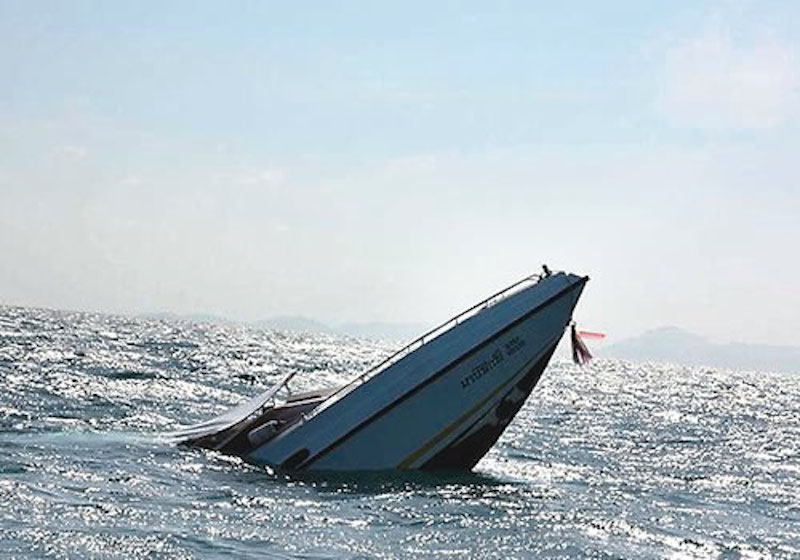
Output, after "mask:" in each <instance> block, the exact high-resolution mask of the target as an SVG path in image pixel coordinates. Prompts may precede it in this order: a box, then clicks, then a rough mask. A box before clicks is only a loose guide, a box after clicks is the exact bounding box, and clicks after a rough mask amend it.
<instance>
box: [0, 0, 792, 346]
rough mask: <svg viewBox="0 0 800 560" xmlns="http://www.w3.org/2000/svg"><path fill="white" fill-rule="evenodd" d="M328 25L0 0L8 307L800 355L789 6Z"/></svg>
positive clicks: (424, 11) (189, 10)
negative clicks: (665, 336) (478, 323)
mask: <svg viewBox="0 0 800 560" xmlns="http://www.w3.org/2000/svg"><path fill="white" fill-rule="evenodd" d="M332 4H334V3H313V2H309V3H300V2H215V3H209V2H197V1H191V2H168V3H164V2H129V3H127V2H81V1H69V2H67V1H64V2H41V1H31V0H22V1H19V2H10V1H8V0H0V45H1V46H2V48H0V83H2V88H0V302H3V303H7V304H21V305H35V306H48V307H59V308H71V309H90V310H104V311H113V312H139V311H156V310H170V311H175V312H181V313H183V312H208V313H215V314H220V315H226V316H229V317H234V318H240V319H259V318H264V317H269V316H272V315H277V314H303V315H309V316H312V317H315V318H318V319H321V320H325V321H329V322H339V321H351V320H391V321H422V322H431V323H433V322H437V321H439V320H443V319H445V318H446V317H447V316H448V315H450V314H452V313H453V312H455V311H457V310H459V309H460V308H463V307H466V306H468V305H470V304H471V303H473V302H474V301H476V300H477V299H480V298H482V297H483V296H485V295H488V293H490V292H492V291H494V290H496V289H499V288H500V287H502V286H503V285H504V284H506V283H509V282H511V281H513V280H516V279H517V278H518V277H521V276H524V275H526V274H528V273H530V272H536V271H538V269H539V266H540V264H541V263H543V262H546V263H548V264H549V265H550V266H551V267H552V268H555V269H568V270H571V271H574V272H577V273H583V274H589V275H590V276H591V277H592V281H591V282H590V284H589V286H588V287H587V290H586V292H585V293H584V298H583V300H582V301H581V304H580V307H579V309H578V312H577V315H576V317H577V318H578V320H579V321H580V322H581V323H582V324H583V325H584V326H586V327H587V328H594V329H600V330H605V331H607V332H608V333H609V334H610V335H611V336H612V337H614V338H617V337H621V336H627V335H630V334H635V333H637V332H639V331H641V330H644V329H647V328H652V327H656V326H659V325H665V324H673V325H679V326H683V327H686V328H689V329H691V330H694V331H696V332H698V333H700V334H703V335H706V336H709V337H710V338H712V339H713V340H717V341H728V340H741V341H753V342H772V343H776V344H800V335H799V334H798V333H800V289H799V288H798V286H800V259H798V254H799V253H800V251H799V250H798V241H800V181H799V180H798V177H800V31H798V30H800V3H797V2H790V1H787V2H765V1H759V2H720V3H707V4H704V5H701V4H700V3H698V2H695V1H692V2H684V3H681V2H585V3H580V2H560V3H554V2H540V3H536V2H529V1H523V2H440V3H437V2H433V3H432V2H394V3H391V4H393V5H397V6H400V7H389V6H381V5H380V4H382V3H380V2H342V3H336V4H340V5H338V6H336V7H333V6H332ZM385 4H387V5H388V4H389V3H385ZM490 6H491V7H490Z"/></svg>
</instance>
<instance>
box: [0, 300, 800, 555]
mask: <svg viewBox="0 0 800 560" xmlns="http://www.w3.org/2000/svg"><path fill="white" fill-rule="evenodd" d="M392 349H393V346H392V345H390V344H386V343H379V342H370V341H366V340H358V339H352V338H337V337H332V336H326V335H316V334H291V333H281V332H270V331H261V330H255V329H248V328H244V327H239V326H224V325H223V326H220V325H210V324H195V323H190V322H181V321H168V320H145V319H135V318H126V317H118V316H110V315H102V314H91V313H68V312H60V311H51V310H41V309H27V308H20V307H0V389H2V390H1V391H0V529H1V531H0V557H9V558H126V559H127V558H420V557H442V558H584V557H592V558H664V557H676V558H771V557H776V558H800V376H797V375H789V374H779V373H766V372H753V371H751V372H737V371H728V370H718V369H708V368H686V367H678V366H670V365H658V364H634V363H628V362H623V361H608V360H598V361H595V362H593V363H592V364H591V365H590V366H588V367H586V368H584V369H580V368H578V367H576V366H573V365H572V364H569V363H566V362H563V361H558V360H556V361H554V362H553V363H551V365H550V367H549V368H548V369H547V371H546V372H545V374H544V376H543V378H542V381H541V382H540V383H539V385H538V386H537V387H536V388H535V389H534V392H533V394H532V395H531V397H530V399H529V400H528V402H527V404H526V405H525V406H524V407H523V408H522V410H521V411H520V413H519V415H518V416H517V417H516V418H515V420H514V421H513V423H512V424H511V426H510V427H509V428H508V430H507V431H506V432H505V433H504V435H503V436H502V437H501V439H500V441H499V442H498V443H497V445H496V446H495V447H494V448H493V449H492V450H491V451H490V453H489V454H488V455H487V456H486V457H485V458H484V459H483V460H482V461H481V462H480V463H479V464H478V465H477V467H476V468H475V470H474V472H473V473H467V474H429V473H378V474H363V473H362V474H343V475H335V476H334V475H287V474H282V473H275V472H273V471H271V470H269V469H267V468H263V467H258V466H253V465H249V464H246V463H244V462H242V461H241V460H239V459H237V458H234V457H228V456H225V455H222V454H219V453H215V452H210V451H204V450H195V449H185V448H178V447H174V446H172V445H169V444H167V443H165V442H163V441H161V440H160V439H159V434H162V433H164V432H165V431H168V430H172V429H175V428H177V427H180V426H184V425H187V424H190V423H194V422H197V421H201V420H204V419H208V418H209V417H211V416H213V415H215V414H217V413H220V412H222V411H224V410H225V409H226V408H228V407H229V406H231V405H234V404H236V403H239V402H241V401H242V400H243V399H245V398H246V397H249V396H252V395H255V394H256V393H258V392H260V391H263V390H265V389H266V388H268V387H269V386H270V384H271V383H273V382H275V381H276V380H277V379H278V378H279V377H280V376H282V375H284V374H286V373H288V372H290V371H298V372H299V374H298V376H297V377H296V378H295V379H296V381H295V382H294V383H293V389H295V390H297V391H300V390H304V389H311V388H315V387H320V386H333V385H336V384H338V383H341V382H342V381H343V380H346V379H348V378H349V377H350V376H351V375H353V374H354V373H357V372H359V371H362V370H363V369H365V368H366V367H368V366H369V365H370V364H372V363H374V362H376V361H377V360H379V359H380V358H382V357H384V356H386V355H387V354H388V353H390V352H391V350H392Z"/></svg>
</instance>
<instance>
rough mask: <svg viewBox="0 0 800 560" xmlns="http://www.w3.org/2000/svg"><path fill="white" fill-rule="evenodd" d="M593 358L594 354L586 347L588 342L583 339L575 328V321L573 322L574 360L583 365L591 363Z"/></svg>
mask: <svg viewBox="0 0 800 560" xmlns="http://www.w3.org/2000/svg"><path fill="white" fill-rule="evenodd" d="M591 359H592V354H591V352H589V349H588V348H586V344H585V343H584V342H583V339H581V335H580V334H578V331H577V330H576V329H575V323H573V324H572V361H573V362H575V363H576V364H578V365H579V366H583V365H586V364H588V363H589V360H591Z"/></svg>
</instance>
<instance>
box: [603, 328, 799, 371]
mask: <svg viewBox="0 0 800 560" xmlns="http://www.w3.org/2000/svg"><path fill="white" fill-rule="evenodd" d="M597 354H598V356H601V357H604V358H619V359H624V360H633V361H656V362H670V363H676V364H685V365H692V366H716V367H726V368H731V369H749V370H757V371H784V372H798V373H800V347H796V346H772V345H767V344H744V343H731V344H714V343H712V342H709V341H707V340H706V339H705V338H703V337H701V336H698V335H696V334H693V333H691V332H688V331H685V330H683V329H679V328H677V327H661V328H658V329H654V330H650V331H647V332H645V333H644V334H641V335H639V336H637V337H634V338H629V339H627V340H622V341H620V342H617V343H616V344H612V345H610V346H608V347H607V348H604V349H602V350H598V352H597Z"/></svg>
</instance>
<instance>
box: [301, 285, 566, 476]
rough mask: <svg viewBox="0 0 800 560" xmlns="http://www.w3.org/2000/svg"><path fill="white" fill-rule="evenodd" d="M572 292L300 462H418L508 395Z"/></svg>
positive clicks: (340, 466)
mask: <svg viewBox="0 0 800 560" xmlns="http://www.w3.org/2000/svg"><path fill="white" fill-rule="evenodd" d="M577 297H578V292H577V291H574V292H572V293H568V294H566V295H565V296H564V297H563V298H560V299H558V300H556V301H554V302H553V303H551V304H550V305H548V306H547V307H545V308H544V309H542V310H541V311H539V312H537V313H536V314H534V315H532V316H531V317H529V318H527V319H526V320H524V321H522V322H521V323H519V324H517V325H515V326H514V327H513V328H511V329H508V330H507V331H505V332H504V333H502V335H500V336H498V337H497V338H495V339H494V340H492V341H491V342H489V343H488V344H487V345H486V346H485V347H484V348H482V349H480V351H478V352H475V353H474V354H472V355H470V356H467V357H466V358H465V359H464V360H462V361H461V362H459V363H457V364H455V365H454V366H453V367H451V368H449V370H448V371H447V372H446V373H445V374H444V375H441V376H440V377H439V378H438V379H436V381H434V382H433V383H430V384H428V385H426V386H425V387H424V388H423V389H421V390H419V391H417V392H415V393H414V394H413V395H411V396H409V397H408V398H405V399H403V400H401V401H399V402H396V403H394V404H393V405H392V406H391V407H389V408H388V409H387V410H385V411H384V412H382V413H381V414H379V415H376V416H375V417H374V418H373V419H371V420H370V422H369V423H367V424H365V425H364V426H362V427H360V428H359V429H358V430H357V431H355V432H353V433H351V434H349V435H348V437H347V438H345V439H344V440H342V441H341V442H340V443H338V444H337V445H336V446H334V447H333V448H330V449H328V450H326V452H325V453H324V454H321V455H320V456H318V457H317V458H314V457H310V458H309V461H307V462H306V463H305V464H304V465H303V466H304V467H305V468H312V469H320V470H354V469H362V470H379V469H395V468H401V469H409V468H419V467H421V466H422V465H424V464H425V463H427V462H428V461H429V460H430V459H431V458H432V457H435V456H436V455H437V454H438V453H440V452H441V451H442V450H444V449H446V448H448V447H449V446H450V445H451V444H452V443H453V442H455V441H456V440H458V439H459V438H460V437H461V436H462V435H463V434H464V433H465V431H467V430H469V429H470V427H471V426H473V425H475V424H476V422H478V421H479V420H480V419H481V418H486V417H488V415H489V414H490V413H491V412H492V411H493V410H495V409H496V408H497V407H498V406H499V404H500V403H501V402H502V401H503V400H504V399H507V398H509V397H510V395H514V384H515V383H518V382H519V381H520V380H522V378H523V377H524V376H525V375H526V374H527V373H529V372H530V371H531V369H532V368H533V367H534V366H535V365H536V364H539V363H540V362H541V361H542V359H543V358H545V356H548V357H549V354H550V353H551V352H552V349H553V347H554V346H555V345H556V344H557V343H558V340H559V339H560V337H561V334H562V333H563V332H564V328H565V326H566V324H567V322H568V321H569V319H570V317H571V313H572V309H573V307H574V305H575V303H576V301H577ZM524 396H527V393H525V395H523V397H522V399H524ZM517 402H519V399H517V400H515V401H514V403H517ZM519 404H520V405H521V402H519ZM514 412H516V409H515V410H514ZM508 420H510V417H509V418H508ZM503 427H505V425H503ZM500 431H502V428H501V430H500ZM497 435H499V432H498V433H497ZM495 439H496V436H495ZM493 441H494V440H492V443H493ZM489 445H491V443H490V444H489ZM487 449H488V447H487ZM481 455H483V453H481ZM471 466H472V465H469V466H468V467H466V468H469V467H471Z"/></svg>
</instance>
